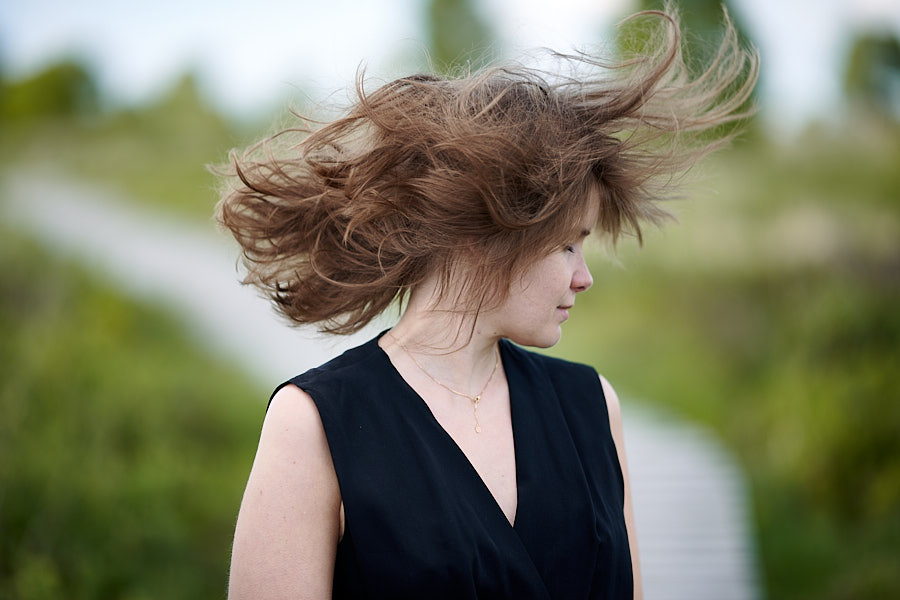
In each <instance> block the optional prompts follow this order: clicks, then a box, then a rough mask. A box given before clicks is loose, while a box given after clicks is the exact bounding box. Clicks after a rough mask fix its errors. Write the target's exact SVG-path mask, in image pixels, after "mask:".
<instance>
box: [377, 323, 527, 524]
mask: <svg viewBox="0 0 900 600" xmlns="http://www.w3.org/2000/svg"><path fill="white" fill-rule="evenodd" d="M385 333H387V332H386V331H384V332H382V333H381V334H379V335H378V336H377V337H376V338H375V339H374V340H373V341H374V343H375V346H376V348H377V351H378V352H379V353H380V354H381V356H382V357H383V358H384V360H385V361H386V362H387V364H388V366H389V367H390V371H391V372H392V374H393V375H394V376H395V377H396V378H397V379H398V380H399V381H400V382H401V385H402V386H403V387H404V388H405V389H406V390H407V392H408V393H409V394H411V395H412V397H414V398H415V399H416V400H417V403H418V405H419V406H420V408H421V409H422V410H423V411H424V413H425V414H426V415H427V418H428V420H429V421H430V422H431V425H432V426H433V427H436V428H437V430H438V431H439V436H440V437H442V438H443V439H444V441H445V443H449V444H450V446H451V447H452V448H453V449H454V452H455V454H456V455H457V456H458V457H459V458H461V459H462V460H463V461H464V463H465V465H466V466H467V467H468V471H469V472H470V474H471V475H473V476H474V477H475V479H476V480H477V482H478V484H479V485H480V487H481V489H482V491H483V492H484V494H485V495H486V496H487V498H488V499H489V500H490V502H491V503H492V504H493V505H494V508H495V509H496V512H497V513H498V514H499V515H500V518H501V519H502V520H503V522H504V523H506V524H507V525H508V526H509V528H510V529H513V530H516V526H517V525H518V524H519V515H520V513H521V511H520V510H519V509H520V507H521V504H522V485H521V482H522V478H521V477H520V473H521V472H522V464H521V458H522V453H521V452H520V449H519V439H520V437H519V436H518V435H517V434H516V422H517V421H518V419H517V413H518V410H517V400H516V399H517V398H518V397H519V394H518V393H516V390H514V389H513V388H514V383H513V380H514V379H515V378H510V376H509V373H510V371H509V365H510V361H509V360H508V358H509V357H508V349H507V348H506V344H507V343H508V342H506V340H503V339H501V340H500V341H499V342H498V344H499V352H500V363H501V364H502V365H503V371H504V373H505V374H506V382H507V388H508V392H509V420H510V428H511V430H512V438H513V462H514V469H515V473H514V476H515V480H516V514H515V516H514V517H513V520H512V522H510V520H509V519H508V518H507V516H506V513H505V512H503V507H501V506H500V503H499V502H498V501H497V498H496V497H495V496H494V494H493V493H492V492H491V489H490V488H489V487H488V485H487V483H486V482H485V481H484V479H483V478H482V477H481V474H480V473H479V472H478V469H476V468H475V465H473V464H472V461H471V460H470V459H469V457H468V456H467V455H466V453H465V452H464V451H463V449H462V448H461V447H460V445H459V444H458V443H457V441H456V440H455V439H453V436H452V435H450V433H449V432H448V431H447V430H446V429H445V428H444V426H443V425H441V422H440V421H438V419H437V417H435V416H434V412H433V411H432V410H431V407H430V406H428V403H427V402H426V401H425V399H424V398H422V396H421V395H420V394H419V392H417V391H416V390H415V389H414V388H413V387H412V386H411V385H410V384H409V382H408V381H406V379H404V377H403V375H402V374H401V373H400V371H399V370H398V369H397V367H396V366H395V365H394V363H393V361H392V360H391V357H390V355H388V353H387V352H385V350H384V348H382V347H381V345H380V344H379V343H378V341H379V340H380V339H381V337H382V336H383V335H384V334H385Z"/></svg>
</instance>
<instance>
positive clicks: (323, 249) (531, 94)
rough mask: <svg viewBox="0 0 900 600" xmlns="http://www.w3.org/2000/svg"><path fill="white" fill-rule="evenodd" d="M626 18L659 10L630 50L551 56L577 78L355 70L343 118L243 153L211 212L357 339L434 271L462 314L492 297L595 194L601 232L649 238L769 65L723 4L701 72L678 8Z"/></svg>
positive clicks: (271, 279) (269, 276)
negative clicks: (375, 82) (720, 26)
mask: <svg viewBox="0 0 900 600" xmlns="http://www.w3.org/2000/svg"><path fill="white" fill-rule="evenodd" d="M630 19H648V20H655V21H654V22H653V24H654V27H653V28H652V31H653V32H654V36H655V37H654V38H653V39H654V41H653V42H651V43H650V44H649V45H648V46H646V47H648V48H652V49H651V50H650V51H642V53H641V54H640V55H638V56H633V57H630V58H627V59H625V60H622V61H621V62H618V63H615V64H607V63H604V62H602V61H601V60H599V59H597V58H594V57H592V56H589V55H587V54H577V55H556V56H557V58H559V59H560V60H561V61H562V64H564V65H569V66H571V67H573V70H572V71H571V72H570V73H569V74H568V75H565V76H563V75H561V74H552V73H547V72H542V71H537V70H532V69H526V68H521V67H511V66H494V67H490V68H486V69H484V70H481V71H479V72H477V73H474V74H466V75H465V76H462V77H458V78H441V77H437V76H434V75H413V76H410V77H404V78H401V79H398V80H396V81H392V82H390V83H388V84H386V85H384V86H382V87H380V88H379V89H377V90H375V91H373V92H369V91H367V90H365V89H364V84H363V77H362V75H360V77H359V78H358V80H357V84H356V96H357V99H356V102H355V104H354V105H353V106H352V107H351V108H350V109H349V111H348V112H347V113H346V114H345V116H343V117H342V118H338V119H337V120H335V121H333V122H330V123H328V124H319V126H317V127H309V126H306V125H304V126H302V127H296V128H291V129H287V130H285V131H282V132H280V133H278V134H275V135H273V136H271V137H269V138H267V139H265V140H263V141H262V142H260V143H259V144H257V145H255V146H254V147H252V148H251V149H250V150H248V151H246V152H244V153H242V154H236V153H234V152H233V153H232V154H231V165H230V166H229V167H228V174H229V175H230V177H229V178H228V182H229V184H230V185H228V187H227V189H226V190H225V191H224V192H223V194H222V199H221V200H220V202H219V205H218V207H217V218H218V220H219V222H220V223H221V224H222V225H224V227H226V228H227V229H228V230H230V231H231V233H232V234H233V235H234V237H235V238H236V239H237V241H238V242H239V243H240V245H241V246H242V249H243V252H242V256H243V261H244V265H245V267H246V268H247V271H248V272H247V276H246V278H245V280H244V283H251V284H254V285H256V286H258V287H259V288H260V289H262V290H263V291H264V292H265V293H266V294H267V295H268V296H269V297H270V298H271V300H272V301H273V302H274V303H275V305H276V307H277V308H278V309H279V310H280V311H281V312H282V313H283V314H284V315H286V316H287V317H288V318H289V319H291V320H292V321H294V322H295V323H297V324H317V325H318V326H319V328H320V329H321V330H322V331H327V332H331V333H341V334H346V333H352V332H354V331H356V330H358V329H360V328H361V327H363V326H365V325H366V324H367V323H369V322H370V321H371V320H372V319H373V318H374V317H376V316H377V315H378V314H380V313H381V312H382V311H384V310H385V309H386V308H387V307H388V306H390V305H391V303H392V302H393V301H395V300H397V299H399V300H400V301H401V302H402V300H403V299H404V298H405V297H407V295H408V294H409V292H410V291H411V290H413V289H414V288H415V287H416V286H417V285H418V284H420V283H421V282H422V281H424V280H425V279H426V278H427V277H430V276H433V275H435V274H438V275H439V277H440V279H439V281H440V285H439V295H441V298H440V299H441V300H451V302H452V304H453V305H454V306H457V307H459V309H460V310H463V311H471V312H473V313H476V314H477V313H478V311H480V310H483V309H485V308H488V307H492V306H497V305H498V303H500V302H502V301H503V300H504V299H505V298H506V295H507V293H508V290H509V288H510V284H511V283H512V281H513V278H514V277H516V276H517V275H518V274H520V273H521V272H522V271H523V269H524V268H526V267H527V266H529V265H530V264H533V262H534V261H536V260H537V259H539V258H541V257H543V256H546V255H547V254H548V253H549V252H551V251H553V250H554V249H555V248H559V247H561V246H562V245H564V244H566V243H570V242H572V241H573V240H574V239H575V238H576V237H577V233H578V232H577V231H576V229H577V228H579V229H580V223H581V221H582V220H583V219H584V215H585V214H588V212H589V209H590V207H591V204H590V203H592V202H596V201H597V200H596V199H597V198H599V202H600V210H599V213H598V220H597V228H598V229H599V230H600V232H602V233H605V234H608V235H609V236H611V239H612V240H613V241H615V240H616V239H617V238H618V236H619V235H620V233H622V232H631V233H634V234H636V235H637V236H638V238H639V239H640V232H641V224H642V222H650V223H659V222H660V221H661V220H662V219H663V218H665V217H666V215H667V213H666V212H665V211H664V210H663V209H662V208H661V207H660V206H659V201H660V200H662V199H664V198H665V197H667V196H668V195H670V194H671V193H672V189H673V186H672V182H673V181H674V180H675V179H676V176H677V175H679V174H681V173H683V172H684V171H685V170H686V169H688V168H689V167H690V166H691V165H692V164H693V163H694V162H695V161H696V160H697V159H698V158H699V157H701V156H702V155H704V154H706V153H708V152H710V151H712V150H714V149H716V148H718V147H720V146H722V145H723V144H725V143H726V142H727V141H728V140H729V138H731V137H733V135H734V133H735V131H736V128H735V127H727V125H728V124H731V123H736V122H739V121H740V120H742V119H745V118H746V117H747V116H748V113H749V111H748V110H747V109H746V106H747V104H748V98H749V96H750V93H751V91H752V88H753V86H754V84H755V81H756V76H757V65H758V60H757V58H756V55H755V54H754V53H751V52H748V51H746V50H744V49H742V48H741V46H740V44H739V42H738V39H737V34H736V32H735V30H734V28H733V27H732V25H731V24H730V22H728V20H727V15H726V33H725V36H724V38H723V41H722V42H721V45H720V46H719V51H718V53H717V54H716V55H715V57H714V58H713V60H712V61H711V63H710V64H709V65H708V66H706V67H705V68H704V69H702V70H700V71H699V72H697V73H695V74H692V72H691V69H689V68H688V67H687V65H686V64H685V61H684V60H683V58H682V53H681V41H680V27H679V23H678V19H677V15H674V13H673V11H671V10H668V11H666V12H661V11H646V12H643V13H638V14H637V15H634V16H633V17H631V18H630ZM632 24H633V22H632ZM579 69H580V70H581V71H587V72H588V74H586V75H585V74H581V75H579V74H575V73H576V72H577V71H578V70H579ZM305 123H309V121H306V122H305ZM723 126H725V127H723ZM291 136H299V138H300V139H299V141H298V142H296V143H293V144H292V145H286V144H285V143H284V140H285V139H289V138H290V137H291ZM451 293H452V294H453V295H454V298H446V297H445V296H446V295H448V294H451Z"/></svg>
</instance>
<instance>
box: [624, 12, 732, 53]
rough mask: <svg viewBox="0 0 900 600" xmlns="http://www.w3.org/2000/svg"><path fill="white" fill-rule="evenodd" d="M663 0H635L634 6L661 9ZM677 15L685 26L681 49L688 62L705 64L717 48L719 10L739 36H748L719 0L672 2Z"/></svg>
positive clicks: (719, 26)
mask: <svg viewBox="0 0 900 600" xmlns="http://www.w3.org/2000/svg"><path fill="white" fill-rule="evenodd" d="M666 4H667V3H666V2H665V0H638V2H637V5H638V10H662V9H663V8H664V6H665V5H666ZM675 6H676V8H678V11H679V14H680V16H681V24H682V26H683V28H684V30H685V36H684V45H683V50H684V53H685V57H686V59H687V60H688V61H690V62H691V63H699V64H706V63H707V62H708V61H709V60H710V59H711V58H712V56H713V53H714V52H715V50H716V48H717V44H716V42H717V41H718V40H719V38H720V37H721V35H722V31H723V27H722V24H723V22H724V18H723V10H726V9H727V10H728V16H729V18H730V19H731V21H732V23H734V26H735V27H736V28H737V30H738V35H740V37H741V40H742V41H743V42H744V43H746V42H747V40H749V39H750V38H749V37H748V36H747V34H746V29H745V28H744V27H743V25H742V24H741V21H740V19H739V18H738V17H737V15H736V14H735V12H734V11H733V10H731V8H730V7H729V2H724V1H723V0H679V2H677V3H676V4H675Z"/></svg>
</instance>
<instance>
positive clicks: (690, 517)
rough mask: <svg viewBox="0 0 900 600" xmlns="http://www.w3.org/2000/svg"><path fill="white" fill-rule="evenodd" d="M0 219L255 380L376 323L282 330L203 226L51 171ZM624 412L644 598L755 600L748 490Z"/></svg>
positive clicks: (703, 443)
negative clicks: (174, 318) (184, 329)
mask: <svg viewBox="0 0 900 600" xmlns="http://www.w3.org/2000/svg"><path fill="white" fill-rule="evenodd" d="M0 214H2V216H3V220H4V222H6V223H8V224H10V225H12V226H13V227H16V228H20V229H22V230H24V231H27V232H29V233H31V234H32V235H34V236H35V237H36V238H37V239H39V240H41V241H42V242H43V243H44V244H46V245H47V246H48V247H51V248H54V249H56V250H58V251H60V252H62V253H64V254H65V255H68V256H72V257H77V258H79V259H80V260H81V261H82V262H84V263H85V264H87V265H88V266H89V267H91V268H92V269H94V270H95V271H97V272H100V273H102V274H105V275H106V276H107V277H109V278H110V279H111V280H112V281H114V282H115V283H116V284H117V285H119V286H121V287H122V288H123V289H124V290H125V291H127V292H129V293H132V294H134V295H137V296H139V297H142V298H148V299H151V300H153V301H156V302H160V303H162V304H164V305H167V306H168V307H169V308H171V309H172V310H174V311H176V312H177V313H180V314H181V315H182V316H184V318H185V322H186V323H188V324H190V327H191V328H192V331H193V333H194V334H195V335H196V336H197V338H198V340H199V341H200V342H202V343H204V344H205V345H206V346H208V347H209V348H211V349H213V350H214V351H216V352H219V353H221V354H222V355H223V356H225V357H226V358H228V359H231V360H234V361H236V362H237V364H244V365H247V367H248V368H249V369H250V370H251V371H252V375H254V376H256V377H257V378H259V380H261V381H262V382H264V383H265V384H266V385H273V384H274V383H275V382H279V381H283V380H285V379H287V378H289V377H291V376H293V375H295V374H297V373H298V372H301V371H303V370H305V369H306V368H309V367H312V366H315V365H317V364H320V363H321V362H323V361H324V360H325V359H327V358H329V357H330V356H333V355H335V354H337V353H339V352H340V351H341V350H343V349H344V348H347V347H350V346H353V345H356V344H357V343H359V342H360V341H362V340H364V339H368V338H369V337H371V336H372V335H374V332H375V331H377V330H379V329H380V327H381V325H380V324H375V325H373V326H371V327H369V328H367V329H366V330H364V331H362V332H360V333H359V334H357V335H356V336H353V337H352V338H344V339H341V340H340V341H339V342H335V341H334V340H325V339H324V338H322V337H320V336H316V335H315V334H313V333H310V332H309V331H308V330H297V329H291V328H289V327H287V326H286V325H285V324H284V323H282V322H281V321H279V319H277V318H276V317H275V316H274V315H273V314H272V312H271V311H270V310H269V308H268V305H267V304H266V303H265V302H264V301H263V300H261V299H260V298H258V297H257V296H256V294H255V293H254V292H253V291H252V290H251V289H248V288H242V287H241V286H239V285H238V284H237V273H236V271H235V256H236V252H237V251H236V249H235V247H234V246H233V245H231V244H229V243H228V242H227V241H226V240H225V238H224V237H222V236H219V235H218V234H217V233H216V232H215V231H213V230H212V227H209V228H199V227H197V226H194V225H185V224H182V223H177V222H173V221H172V220H171V219H170V218H167V217H164V216H161V215H158V214H152V213H148V212H145V211H142V210H139V209H136V208H133V207H130V206H127V205H126V204H125V203H123V202H117V201H115V199H114V198H112V197H111V196H110V195H109V194H105V193H104V192H103V191H102V190H99V189H98V188H95V187H88V186H81V185H76V184H75V183H73V182H71V181H68V180H64V179H62V178H59V177H55V176H53V175H52V174H48V173H40V174H35V173H27V174H24V175H18V176H13V175H7V176H6V177H5V179H4V180H3V181H2V187H0ZM263 401H264V399H263V398H260V402H261V403H262V402H263ZM623 415H624V422H625V438H626V447H627V451H628V455H629V468H630V471H631V478H632V487H633V495H634V504H635V514H636V519H637V529H638V544H639V550H640V556H641V562H642V571H643V579H644V590H645V597H646V598H647V600H756V599H758V598H760V597H761V586H760V585H759V581H758V576H757V568H756V561H755V548H754V544H753V531H752V527H751V525H750V518H749V515H750V510H749V507H748V505H747V502H748V500H747V499H748V495H747V493H746V490H745V489H744V481H743V478H742V475H741V473H740V471H739V470H738V469H737V468H736V467H735V465H734V463H733V462H732V460H731V459H730V457H729V456H728V455H727V453H726V452H725V451H724V450H723V448H722V446H721V445H720V444H719V443H717V442H716V440H715V439H714V438H712V437H711V436H710V435H709V434H708V433H707V432H705V431H704V430H702V429H700V428H697V427H694V426H689V425H687V424H685V423H681V422H679V421H678V420H676V419H673V418H670V417H667V416H665V415H663V414H661V413H660V412H658V411H650V410H648V409H646V408H643V409H642V408H640V405H636V404H634V403H632V402H629V401H628V399H627V398H625V399H623Z"/></svg>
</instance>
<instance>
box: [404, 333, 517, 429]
mask: <svg viewBox="0 0 900 600" xmlns="http://www.w3.org/2000/svg"><path fill="white" fill-rule="evenodd" d="M388 333H389V335H390V336H391V337H392V338H394V341H395V342H397V345H398V346H400V348H401V349H402V350H403V351H404V352H406V355H407V356H408V357H410V358H411V359H412V361H413V362H414V363H415V364H416V366H417V367H419V370H420V371H422V372H423V373H425V375H426V376H427V377H428V379H430V380H432V381H433V382H435V383H436V384H438V385H439V386H441V387H442V388H444V389H445V390H447V391H448V392H450V393H452V394H455V395H457V396H462V397H463V398H468V399H469V400H471V401H472V415H473V416H474V417H475V433H481V423H480V422H479V421H478V403H479V402H481V396H482V395H483V394H484V390H486V389H487V388H488V386H489V385H490V384H491V380H492V379H493V378H494V373H496V372H497V365H499V364H500V353H499V352H498V353H496V354H495V358H494V368H493V369H491V376H490V377H488V380H487V382H486V383H485V384H484V387H483V388H481V391H480V392H478V394H476V395H475V396H470V395H469V394H463V393H462V392H458V391H456V390H454V389H453V388H452V387H450V386H448V385H444V384H443V383H441V382H440V381H438V380H437V379H435V378H434V376H433V375H432V374H431V373H429V372H428V371H426V370H425V367H423V366H422V365H421V364H419V361H417V360H416V357H415V356H413V355H412V352H410V351H409V349H408V348H407V347H406V346H404V345H403V342H401V341H400V340H399V339H397V336H395V335H394V334H393V333H392V332H388Z"/></svg>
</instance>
